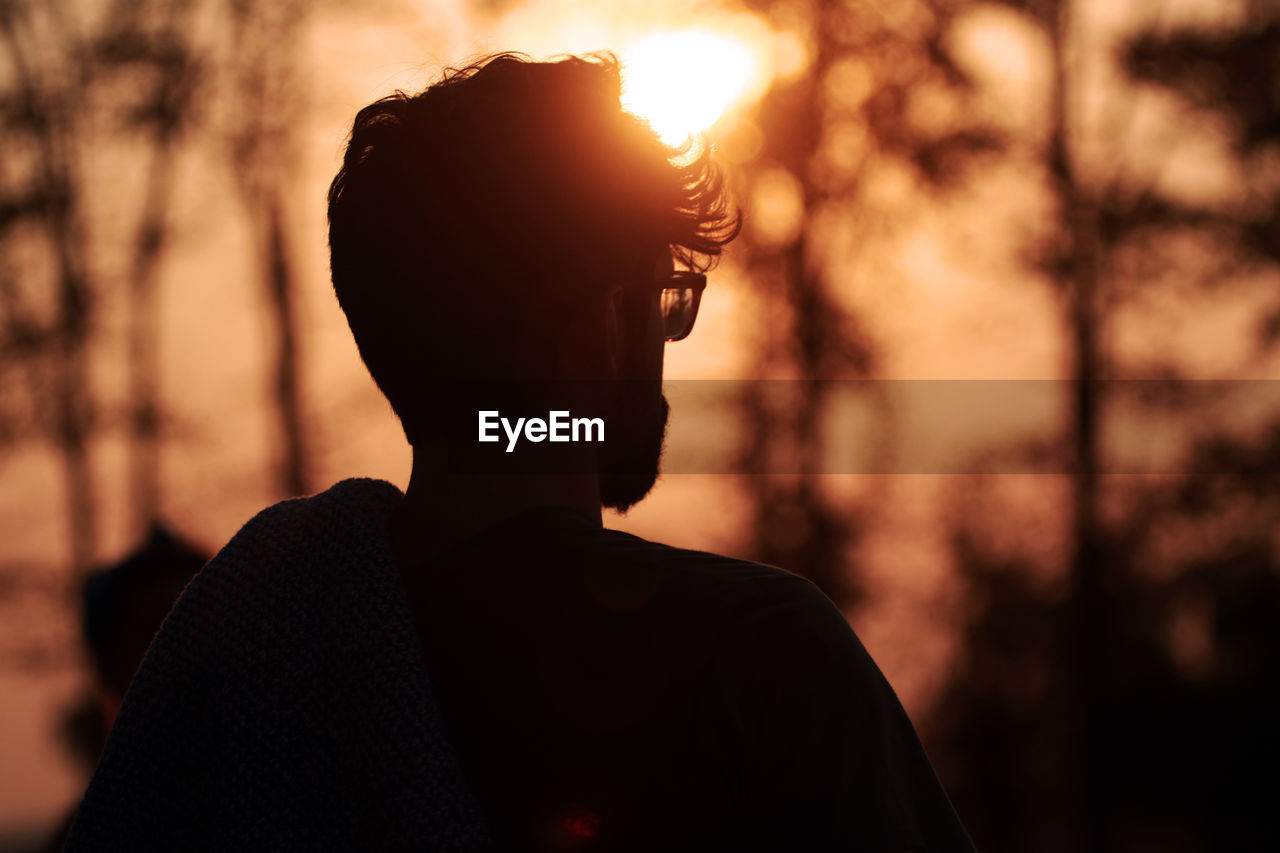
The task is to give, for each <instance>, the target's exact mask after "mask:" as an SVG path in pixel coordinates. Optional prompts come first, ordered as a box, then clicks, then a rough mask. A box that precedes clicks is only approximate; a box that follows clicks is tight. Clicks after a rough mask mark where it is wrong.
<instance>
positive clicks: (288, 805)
mask: <svg viewBox="0 0 1280 853" xmlns="http://www.w3.org/2000/svg"><path fill="white" fill-rule="evenodd" d="M400 500H401V495H400V491H399V490H398V489H397V488H396V487H395V486H393V485H391V484H390V483H387V482H383V481H381V480H368V479H360V480H345V481H343V482H340V483H338V484H336V485H335V486H333V487H332V488H330V489H329V490H328V491H325V492H322V493H321V494H318V495H315V496H312V497H308V498H298V499H295V500H288V501H284V502H282V503H278V504H276V505H275V506H272V507H269V508H268V509H266V510H263V511H262V512H261V513H259V514H258V515H257V516H255V517H254V518H253V519H252V520H251V521H249V523H247V524H246V525H245V526H244V527H243V528H241V530H240V531H239V533H237V534H236V535H235V537H234V538H233V539H232V540H231V541H230V542H229V543H228V544H227V545H226V547H224V548H223V549H222V551H221V552H219V553H218V555H217V556H216V557H214V558H213V560H211V561H210V562H209V564H208V565H207V566H205V568H204V569H203V570H202V571H201V572H200V573H199V574H198V575H197V576H196V577H195V579H193V580H192V582H191V584H190V585H189V586H188V587H187V589H186V590H185V591H184V592H183V594H182V596H181V597H180V598H179V600H178V602H177V603H176V604H175V605H174V607H173V610H172V611H171V612H170V614H169V616H168V618H167V619H166V620H165V622H164V625H163V627H162V628H161V629H160V632H159V634H158V635H157V636H156V638H155V640H154V641H153V643H152V645H151V648H150V650H149V651H148V652H147V656H146V658H145V659H144V661H143V663H142V666H141V668H140V669H139V671H138V673H137V676H136V677H135V679H134V681H133V683H132V685H131V686H130V688H129V692H128V694H127V695H126V697H125V700H124V704H123V706H122V708H121V711H120V715H119V717H118V718H117V720H116V723H115V725H114V727H113V728H112V731H111V736H110V738H109V740H108V742H107V746H106V749H105V751H104V752H103V756H102V759H101V761H100V763H99V765H98V768H97V770H96V771H95V773H94V776H93V780H92V782H91V783H90V785H89V788H88V790H87V791H86V793H85V796H84V800H83V802H82V803H81V805H80V809H79V811H78V813H77V815H76V819H75V822H74V824H73V826H72V828H71V834H70V837H69V839H68V843H67V849H68V850H73V851H74V850H121V851H123V850H129V851H141V850H193V849H197V850H198V849H204V850H286V851H288V850H337V849H343V850H354V849H389V850H408V849H413V850H481V849H486V848H488V847H489V834H488V830H487V827H486V824H485V820H484V818H483V816H482V813H481V810H480V808H479V805H478V804H477V802H476V801H475V800H474V799H473V797H472V796H471V795H470V793H469V792H468V791H467V789H466V787H465V785H464V783H463V780H462V775H461V772H460V769H459V767H458V763H457V760H456V758H455V757H454V755H453V752H452V749H451V747H450V745H449V742H448V738H447V735H446V732H445V730H444V725H443V722H442V719H441V716H440V713H439V710H438V709H437V706H436V703H435V701H434V699H433V697H432V691H431V685H430V683H429V679H428V675H427V670H426V663H425V659H424V658H423V652H422V646H421V641H420V640H419V638H418V634H417V633H416V631H415V630H414V626H413V621H412V617H411V614H410V611H409V604H408V600H407V598H406V596H405V593H404V588H403V586H402V584H401V582H400V576H399V572H398V569H397V567H396V564H395V561H394V559H393V557H392V552H391V545H390V540H389V537H388V532H387V531H388V524H387V523H388V518H389V516H390V513H391V512H392V510H393V509H394V508H395V506H396V505H397V504H398V502H399V501H400Z"/></svg>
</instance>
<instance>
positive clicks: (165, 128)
mask: <svg viewBox="0 0 1280 853" xmlns="http://www.w3.org/2000/svg"><path fill="white" fill-rule="evenodd" d="M688 28H697V29H699V30H701V31H703V32H705V33H716V34H720V35H723V36H725V37H728V38H733V39H738V40H740V41H741V42H742V43H743V44H745V45H746V46H747V48H748V49H749V51H750V52H751V55H752V56H753V57H754V63H755V67H754V70H753V72H752V76H751V80H750V82H749V85H746V86H745V88H744V92H743V95H742V97H740V98H739V99H738V102H737V103H736V104H735V105H734V106H733V108H732V109H731V110H729V111H728V112H727V113H726V114H725V115H724V116H723V117H722V118H721V119H720V121H719V122H717V123H716V124H715V125H714V126H713V127H712V128H711V129H710V131H709V137H710V138H711V139H712V140H713V141H714V143H715V144H716V145H717V146H718V147H719V149H720V152H721V156H722V160H723V161H724V162H725V163H726V166H727V168H728V169H729V171H730V175H731V180H732V183H733V185H734V187H735V190H736V193H737V195H738V198H739V199H740V201H741V203H742V206H743V207H744V210H745V213H746V229H745V231H744V234H743V236H742V238H741V239H740V240H739V241H738V243H736V244H734V246H732V247H731V249H730V251H729V254H728V256H727V258H726V260H725V262H724V263H723V264H722V265H721V266H720V268H719V269H718V270H717V272H716V274H715V275H714V276H713V280H712V287H711V288H709V289H708V291H707V295H706V298H705V300H704V302H703V309H702V311H703V316H702V318H701V319H700V320H699V323H698V329H697V333H696V334H695V335H693V336H692V337H691V338H690V339H689V340H688V341H686V342H682V343H680V344H678V345H673V346H671V347H669V348H668V350H667V360H668V375H669V377H670V378H673V379H712V378H714V379H749V380H754V379H798V378H821V379H877V380H892V382H890V383H866V384H863V385H859V386H858V387H860V388H865V389H866V390H865V391H864V392H863V393H865V395H866V396H867V400H866V402H867V405H868V407H869V411H871V412H873V413H874V415H873V417H872V419H871V426H870V427H869V428H868V429H867V430H864V431H863V432H861V433H859V437H858V439H857V441H858V442H859V446H858V448H857V450H858V452H860V453H863V454H867V455H869V456H870V457H871V458H898V459H899V464H898V466H897V467H898V468H901V469H903V470H916V473H911V474H898V475H892V476H885V475H871V474H865V475H856V474H843V475H833V474H827V473H823V471H824V465H825V461H824V460H825V458H826V457H827V456H829V455H831V454H839V453H842V452H847V449H848V448H847V447H844V445H847V444H848V443H849V442H850V441H852V440H853V439H851V438H850V436H849V434H848V433H847V432H846V431H844V430H842V429H837V428H833V426H832V422H833V409H834V406H833V401H832V399H831V397H830V390H829V389H830V386H828V385H825V384H823V383H792V384H788V385H786V386H785V388H786V389H788V390H787V392H786V393H781V394H779V393H772V392H771V393H766V392H765V391H764V390H763V389H764V388H765V385H764V384H761V383H749V382H748V383H742V384H741V385H740V386H739V387H740V388H741V389H742V391H741V393H740V394H739V395H738V398H737V401H736V404H737V406H738V407H739V410H738V418H739V424H740V427H741V429H740V436H741V442H740V446H739V447H737V448H736V451H735V452H736V453H737V454H738V455H737V459H738V464H737V470H739V471H741V473H740V474H738V475H732V476H731V475H693V474H674V475H670V476H667V477H665V478H664V479H663V480H662V481H661V482H660V484H659V487H658V488H657V490H656V491H655V493H654V495H653V496H652V497H651V498H650V500H649V501H648V502H646V503H645V504H642V505H641V506H640V507H639V508H637V509H636V510H635V511H633V512H632V514H631V515H629V516H628V517H626V518H622V519H618V518H614V519H610V520H609V523H610V524H611V525H613V526H619V527H623V528H625V529H628V530H632V531H634V532H637V533H639V534H641V535H645V536H650V537H653V538H658V539H662V540H664V541H668V542H671V543H672V544H677V545H683V546H687V547H696V548H705V549H710V550H718V551H722V552H725V553H730V554H733V555H736V556H742V557H748V558H753V559H758V560H763V561H765V562H771V563H776V564H778V565H781V566H785V567H787V568H789V569H791V570H793V571H797V572H800V573H802V574H806V575H808V576H810V577H812V578H813V579H814V580H815V581H817V582H818V583H819V584H821V585H822V586H823V588H824V589H825V590H827V592H828V594H830V595H831V596H832V597H833V598H834V599H835V600H836V601H837V602H838V603H839V604H840V605H841V606H842V607H843V608H844V610H845V612H846V614H847V615H848V616H849V619H850V621H851V623H852V624H853V625H854V627H855V628H856V629H857V631H858V633H859V635H860V636H861V637H862V638H863V640H864V642H865V644H866V645H867V646H868V648H869V649H870V651H871V652H872V654H873V656H875V658H876V659H877V661H879V663H880V664H881V667H882V668H883V669H884V670H885V673H886V675H887V676H888V677H889V679H890V681H891V682H892V683H893V684H894V685H895V687H896V688H897V690H898V692H899V694H900V696H901V697H902V699H903V701H904V704H905V705H906V706H907V709H908V711H909V712H910V713H911V715H912V718H913V720H915V722H916V724H917V727H918V728H919V729H920V731H921V734H922V737H923V739H924V740H925V743H926V746H927V747H928V749H929V752H930V755H931V756H932V758H933V759H934V762H935V765H936V767H937V769H938V771H939V774H940V776H941V777H942V779H943V782H944V785H945V786H946V787H947V789H948V791H949V792H950V794H951V796H952V798H953V801H954V802H955V805H956V807H957V809H958V811H959V812H960V815H961V817H962V818H963V819H964V821H965V822H966V825H967V826H968V827H969V829H970V832H971V833H972V835H973V837H974V839H975V841H976V842H977V844H978V846H979V849H982V850H985V851H990V853H998V852H999V851H1028V850H1035V851H1077V850H1079V851H1105V850H1115V851H1130V850H1135V851H1136V850H1166V851H1207V850H1220V849H1222V850H1225V849H1243V848H1258V847H1262V848H1263V849H1280V829H1277V825H1276V822H1275V821H1274V820H1272V819H1271V818H1270V807H1271V806H1272V800H1273V799H1274V795H1275V794H1276V789H1277V786H1276V784H1275V782H1274V778H1275V774H1276V768H1277V766H1278V763H1280V754H1277V753H1278V752H1280V750H1278V749H1277V743H1278V742H1280V739H1278V738H1277V735H1276V732H1275V730H1274V725H1275V721H1276V720H1277V719H1280V654H1278V652H1280V619H1277V616H1278V615H1280V538H1278V534H1277V531H1278V530H1280V524H1278V522H1280V478H1278V477H1277V476H1276V475H1277V472H1280V406H1276V405H1272V403H1274V402H1276V398H1277V395H1276V394H1275V389H1274V388H1272V384H1273V383H1272V382H1271V380H1272V379H1273V378H1274V377H1275V376H1276V374H1277V368H1278V367H1280V354H1278V352H1277V350H1278V349H1280V2H1274V0H1272V2H1266V0H1177V2H1154V0H1151V1H1150V2H1148V0H1074V2H1065V0H1064V2H1053V1H1052V0H1042V2H1034V0H1028V2H1013V0H1010V2H972V1H971V0H846V2H838V0H779V2H768V0H740V2H700V3H699V2H679V3H676V2H661V0H646V2H631V0H622V1H621V2H613V3H610V4H608V5H607V6H603V5H600V4H596V5H594V6H593V5H592V4H588V3H585V2H574V0H526V2H521V0H488V2H472V3H466V2H461V0H453V1H452V2H451V1H450V0H376V2H370V3H362V4H349V5H348V4H343V3H339V2H337V0H329V2H319V3H306V2H302V0H62V1H61V2H60V1H59V0H40V1H39V2H34V0H0V140H2V142H0V145H2V147H0V151H2V152H3V156H0V542H3V548H2V549H0V847H9V848H12V849H18V848H19V847H20V846H21V844H22V843H23V839H38V838H39V836H40V833H41V832H43V831H45V829H46V828H47V826H48V825H49V824H51V823H52V822H54V821H56V820H57V818H58V817H59V816H60V814H61V813H62V812H63V811H64V810H65V809H66V808H67V807H68V806H69V804H70V803H72V802H74V800H75V799H76V797H77V796H78V794H79V791H80V790H81V788H82V786H83V784H84V782H85V778H84V776H83V773H82V771H80V770H79V769H78V768H77V767H76V766H75V765H74V764H73V763H72V762H71V760H70V759H69V758H67V757H66V756H65V755H64V750H62V749H61V748H60V746H59V744H58V734H57V733H58V730H59V725H60V723H59V720H60V715H61V714H62V713H63V711H64V709H65V707H66V705H67V703H68V702H70V701H71V700H72V699H73V698H74V696H75V695H77V692H78V691H80V690H82V689H83V684H84V681H85V678H86V675H85V664H84V656H83V653H82V651H81V650H80V649H79V642H78V630H79V629H78V624H77V620H78V614H77V612H76V608H77V606H78V604H77V603H78V589H79V583H80V579H81V578H82V577H83V576H84V573H85V572H86V571H87V570H89V569H90V568H91V567H93V566H95V565H101V564H103V563H105V562H109V561H111V560H113V559H116V558H118V557H119V556H120V555H122V554H123V553H124V552H125V551H127V550H128V549H129V548H130V547H131V546H132V545H134V544H135V543H136V542H137V541H138V540H139V539H140V538H141V537H142V536H143V535H144V534H145V532H146V530H147V528H148V526H149V525H150V523H151V522H152V521H153V520H156V519H162V520H164V521H165V522H167V523H168V524H169V525H171V526H172V527H173V528H175V529H177V530H178V531H181V532H182V534H183V535H185V536H187V537H189V538H190V539H192V540H193V541H195V542H198V543H200V544H201V545H202V546H204V547H206V548H208V549H209V550H214V549H216V548H217V547H219V546H220V545H221V544H222V543H223V542H225V541H226V540H227V539H228V538H229V537H230V535H231V534H232V533H233V532H234V531H235V530H236V529H237V528H238V527H239V525H240V524H241V523H243V522H244V521H245V520H246V519H248V518H249V517H250V516H251V515H252V514H253V513H254V512H256V511H257V510H258V509H260V508H261V507H263V506H265V505H266V504H268V503H270V502H272V501H274V500H277V499H279V498H282V497H285V496H289V495H295V494H302V493H307V492H309V491H315V490H318V489H320V488H323V487H325V486H327V485H329V484H330V483H331V482H333V481H334V480H336V479H339V478H341V477H345V476H355V475H371V476H382V477H385V478H387V479H389V480H392V481H393V482H396V483H398V484H400V485H401V486H403V485H404V484H405V481H406V479H407V474H408V461H409V454H408V449H407V447H406V446H405V445H404V442H403V439H402V437H401V435H400V432H399V429H398V426H397V424H396V423H395V421H394V418H393V416H392V415H391V413H390V410H389V409H388V407H387V406H386V405H385V403H384V402H382V400H381V398H380V397H379V396H378V394H377V391H376V389H375V388H374V386H373V384H372V382H370V381H369V380H368V378H367V377H366V376H365V374H364V372H363V368H362V366H361V365H360V363H359V360H358V357H357V355H356V351H355V347H354V346H353V345H352V343H351V342H350V340H349V336H348V333H347V331H346V327H345V323H344V321H343V318H342V315H341V312H340V311H339V309H338V307H337V304H336V301H335V300H334V299H333V297H332V295H331V290H330V288H329V284H328V274H327V267H326V265H327V251H326V245H325V222H324V192H325V189H326V187H327V183H328V181H329V180H330V178H331V177H332V175H333V173H334V172H335V170H336V168H337V164H338V162H339V158H340V154H341V147H342V144H343V140H344V137H345V135H346V133H347V130H348V128H349V123H350V121H351V119H352V117H353V116H354V113H355V111H356V110H357V109H358V108H359V107H361V106H363V105H364V104H366V103H368V102H369V101H371V100H373V99H375V98H376V97H379V96H381V95H383V94H385V93H386V92H388V91H390V90H391V89H393V88H396V87H402V88H415V87H421V86H422V85H424V84H425V83H427V82H428V81H429V80H430V79H431V77H432V75H433V74H434V73H436V72H437V71H438V70H439V69H440V68H441V67H443V66H444V65H447V64H451V63H457V62H460V61H462V60H465V59H466V58H468V57H471V56H474V55H477V54H481V53H485V52H489V51H493V50H499V49H518V50H524V51H527V52H529V53H531V54H533V55H535V56H539V57H543V56H549V55H551V54H554V53H558V52H563V51H575V52H580V51H586V50H596V49H604V48H609V49H615V50H617V51H619V52H620V53H622V54H623V55H624V58H625V49H626V47H627V45H628V44H631V43H633V42H635V41H636V40H637V39H639V38H641V37H643V36H645V35H647V34H650V33H653V32H659V31H664V30H672V29H688ZM688 59H689V57H684V56H676V55H673V56H672V60H671V61H672V63H673V65H675V67H680V65H679V63H680V62H682V61H687V60H688ZM921 380H953V381H969V380H1045V381H1052V382H1053V385H1052V387H1053V388H1054V389H1056V393H1057V408H1056V409H1055V412H1056V413H1057V414H1056V416H1055V418H1053V420H1052V422H1051V423H1050V424H1049V425H1047V426H1046V427H1045V428H1041V429H1036V430H1030V431H1024V432H1018V433H1016V434H1010V435H1008V436H1007V437H1004V438H1003V439H1002V440H999V441H994V442H992V443H991V446H986V447H983V448H982V449H981V452H980V453H978V454H977V455H976V456H975V458H974V460H973V462H972V464H971V465H970V466H968V467H967V468H966V469H965V472H959V473H958V472H956V471H945V472H943V471H938V472H930V471H927V470H917V469H913V467H912V465H911V463H910V460H906V461H902V460H901V458H900V456H901V453H902V452H903V451H902V449H901V446H900V442H899V438H900V436H901V430H900V426H901V418H902V413H901V412H899V411H896V410H895V406H894V404H893V399H892V395H891V394H884V393H881V392H880V391H877V389H882V388H885V387H889V386H891V385H893V384H895V383H912V382H919V381H921ZM1130 380H1142V381H1130ZM1242 380H1248V381H1242ZM1011 387H1014V386H1011ZM1008 399H1009V401H1010V402H1009V405H1010V406H1014V407H1016V406H1018V405H1019V398H1018V397H1017V394H1016V393H1014V392H1011V395H1010V396H1009V398H1008ZM1028 405H1029V403H1028ZM942 411H944V412H945V411H946V410H945V409H944V410H942ZM952 414H956V413H952ZM970 414H971V413H970ZM680 417H681V412H680V409H679V408H678V407H677V408H676V409H674V411H673V419H675V420H678V419H679V418H680ZM935 426H937V425H935ZM948 426H949V425H948V424H946V423H944V424H942V425H941V427H940V429H939V434H940V435H945V433H946V429H947V428H948ZM868 436H869V437H868ZM1135 448H1136V449H1137V452H1138V453H1139V454H1140V455H1141V454H1147V457H1146V458H1148V459H1151V458H1156V460H1157V461H1156V462H1155V463H1154V464H1149V465H1147V466H1145V467H1144V468H1142V470H1137V471H1134V470H1128V469H1126V468H1125V466H1124V465H1122V464H1121V463H1120V462H1119V461H1118V460H1119V459H1121V458H1122V457H1125V454H1132V453H1133V452H1134V449H1135ZM895 454H898V456H897V457H895ZM779 459H784V460H790V461H788V462H787V463H785V464H781V465H780V464H779V463H778V461H777V460H779ZM988 469H990V470H998V471H1000V472H1002V473H998V474H996V473H983V472H984V470H988ZM827 470H830V468H829V467H827ZM782 471H789V472H798V473H779V472H782ZM1020 472H1021V473H1020ZM1055 472H1056V473H1055ZM1179 472H1180V473H1179Z"/></svg>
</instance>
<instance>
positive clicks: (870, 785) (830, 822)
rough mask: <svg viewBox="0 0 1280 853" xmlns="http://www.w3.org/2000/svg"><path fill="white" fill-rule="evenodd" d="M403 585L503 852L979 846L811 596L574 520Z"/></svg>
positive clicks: (537, 526)
mask: <svg viewBox="0 0 1280 853" xmlns="http://www.w3.org/2000/svg"><path fill="white" fill-rule="evenodd" d="M405 574H406V577H405V585H406V588H407V589H408V591H409V597H410V601H411V602H412V604H413V609H414V612H415V620H416V622H417V626H418V630H419V632H420V633H421V635H422V638H423V641H424V646H425V649H426V656H427V664H428V669H429V671H430V673H431V676H432V679H433V682H434V684H435V687H436V690H437V692H438V695H439V700H440V705H441V707H442V709H443V712H444V716H445V721H446V724H447V726H448V728H449V731H450V733H451V735H452V737H453V740H454V743H455V746H456V748H457V752H458V755H459V758H460V760H461V763H462V767H463V772H464V774H465V775H466V777H467V779H468V781H469V783H470V784H471V786H472V787H473V790H474V792H475V793H476V794H477V795H478V796H479V798H480V800H481V802H482V804H483V805H484V807H485V808H486V810H487V812H488V814H489V816H490V818H491V820H492V823H493V826H494V831H495V834H496V836H497V838H498V840H499V842H500V845H501V847H502V849H511V850H670V849H703V850H715V849H724V850H797V851H799V850H868V851H872V850H885V851H889V850H908V849H922V850H929V851H952V850H970V849H971V846H970V844H969V841H968V839H967V837H966V836H965V833H964V830H963V829H962V828H961V826H960V823H959V821H958V820H957V819H956V816H955V813H954V812H953V811H952V809H951V806H950V804H949V803H948V802H947V799H946V796H945V795H944V794H943V792H942V789H941V788H940V787H939V785H938V782H937V779H936V778H935V776H934V773H933V770H932V768H931V767H930V766H929V762H928V759H927V758H926V757H925V754H924V751H923V749H922V748H921V746H920V743H919V741H918V739H917V738H916V735H915V732H914V730H913V729H912V727H911V723H910V721H909V720H908V719H907V716H906V714H905V713H904V712H903V710H902V707H901V705H900V704H899V702H898V700H897V697H895V696H894V694H893V691H892V689H891V688H890V687H889V685H888V683H887V682H886V681H885V680H884V677H883V676H882V675H881V674H880V671H879V670H878V669H877V668H876V665H875V663H874V662H873V661H872V660H871V658H870V657H869V656H868V655H867V653H866V651H865V650H864V649H863V648H862V645H861V643H859V641H858V639H857V637H856V636H855V635H854V634H853V632H852V631H851V630H850V629H849V626H848V623H847V622H846V621H845V619H844V618H843V616H842V615H841V614H840V612H839V611H838V610H837V609H836V607H835V606H834V605H833V604H832V603H831V601H830V600H829V599H827V598H826V597H825V596H824V595H823V594H822V593H821V592H820V591H819V590H818V589H817V588H816V587H815V586H814V585H813V584H812V583H810V582H809V581H807V580H805V579H803V578H800V577H798V576H796V575H793V574H790V573H788V572H785V571H782V570H780V569H776V568H772V567H769V566H764V565H759V564H755V563H749V562H744V561H741V560H733V559H729V558H726V557H720V556H715V555H712V554H706V553H700V552H696V551H686V550H680V549H676V548H670V547H667V546H665V545H659V544H657V543H653V542H648V541H645V540H643V539H639V538H636V537H634V536H630V535H628V534H625V533H619V532H617V531H611V530H602V529H600V528H597V527H595V526H594V525H593V524H591V523H590V522H588V521H587V520H586V519H585V518H582V517H581V516H578V515H576V514H574V513H573V512H571V511H568V510H559V509H546V510H538V511H535V512H531V513H527V514H525V515H522V516H520V517H518V518H516V519H512V520H510V521H507V522H505V523H503V524H502V525H500V526H499V527H497V528H496V529H493V530H491V531H489V532H487V533H486V534H484V535H483V536H481V537H477V538H476V539H475V540H473V541H471V542H469V543H467V544H466V545H464V546H461V547H458V548H454V549H452V550H451V551H449V552H447V553H445V554H442V555H440V556H439V557H437V558H434V559H432V560H431V561H429V562H428V563H426V564H424V565H421V566H419V567H417V568H416V569H414V570H413V571H410V572H406V573H405Z"/></svg>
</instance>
